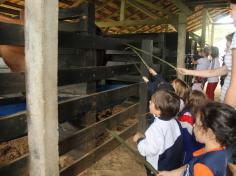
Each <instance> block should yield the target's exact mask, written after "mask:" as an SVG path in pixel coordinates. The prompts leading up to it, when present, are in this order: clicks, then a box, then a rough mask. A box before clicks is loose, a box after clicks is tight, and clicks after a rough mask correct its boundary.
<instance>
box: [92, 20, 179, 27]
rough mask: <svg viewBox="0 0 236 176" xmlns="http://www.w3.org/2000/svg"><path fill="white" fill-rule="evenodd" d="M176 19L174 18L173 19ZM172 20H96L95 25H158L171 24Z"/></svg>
mask: <svg viewBox="0 0 236 176" xmlns="http://www.w3.org/2000/svg"><path fill="white" fill-rule="evenodd" d="M175 21H176V20H175ZM172 23H174V20H173V19H171V20H166V19H158V20H151V19H147V20H124V21H112V22H103V21H97V22H96V25H97V26H98V27H115V26H138V25H160V24H172Z"/></svg>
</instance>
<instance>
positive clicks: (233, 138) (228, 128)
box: [199, 102, 236, 147]
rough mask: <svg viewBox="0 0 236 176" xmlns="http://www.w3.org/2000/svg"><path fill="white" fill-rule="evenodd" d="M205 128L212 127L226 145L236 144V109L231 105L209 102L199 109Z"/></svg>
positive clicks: (219, 140) (218, 139)
mask: <svg viewBox="0 0 236 176" xmlns="http://www.w3.org/2000/svg"><path fill="white" fill-rule="evenodd" d="M199 113H200V121H201V122H202V127H203V129H208V128H210V129H211V130H212V131H213V133H214V134H215V136H216V139H217V141H218V142H219V143H220V144H221V145H222V146H225V147H228V146H230V145H235V144H236V111H235V109H234V108H232V107H231V106H229V105H226V104H222V103H218V102H208V103H207V104H206V105H205V106H203V107H202V108H201V109H199Z"/></svg>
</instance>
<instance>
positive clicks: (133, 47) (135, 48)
mask: <svg viewBox="0 0 236 176" xmlns="http://www.w3.org/2000/svg"><path fill="white" fill-rule="evenodd" d="M124 44H125V45H127V46H129V47H130V48H131V49H134V50H136V51H140V52H142V53H145V54H147V55H149V56H152V57H153V58H155V59H158V60H159V61H161V62H163V63H165V64H167V65H168V66H170V67H171V68H173V69H174V70H177V68H176V67H175V66H174V65H172V64H170V63H169V62H167V61H165V60H163V59H161V58H159V57H157V56H155V55H153V54H151V53H149V52H147V51H144V50H142V49H139V48H137V47H135V46H133V45H130V44H128V43H124ZM134 50H133V51H134ZM140 57H141V56H140Z"/></svg>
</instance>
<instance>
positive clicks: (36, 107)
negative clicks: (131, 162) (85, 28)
mask: <svg viewBox="0 0 236 176" xmlns="http://www.w3.org/2000/svg"><path fill="white" fill-rule="evenodd" d="M25 17H26V18H25V55H26V94H27V111H28V143H29V152H30V175H31V176H57V175H59V163H58V162H59V154H58V106H57V104H58V103H57V53H58V48H57V47H58V46H57V45H58V0H37V1H35V0H26V1H25Z"/></svg>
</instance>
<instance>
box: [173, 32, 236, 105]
mask: <svg viewBox="0 0 236 176" xmlns="http://www.w3.org/2000/svg"><path fill="white" fill-rule="evenodd" d="M232 38H233V33H232V34H229V35H227V36H226V40H227V43H226V55H225V60H224V62H225V65H223V66H222V67H218V68H216V69H209V70H187V69H184V68H178V71H179V72H180V73H182V74H184V75H193V76H201V77H214V76H222V75H227V76H226V78H225V81H224V85H223V87H222V91H221V96H220V101H221V102H224V98H225V94H226V92H227V90H228V88H229V85H230V82H231V81H230V80H231V65H232V51H231V49H230V45H231V42H232ZM235 107H236V106H235Z"/></svg>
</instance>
